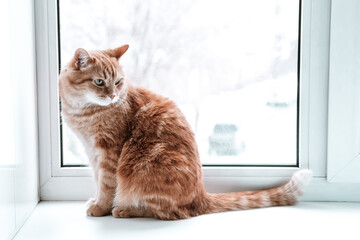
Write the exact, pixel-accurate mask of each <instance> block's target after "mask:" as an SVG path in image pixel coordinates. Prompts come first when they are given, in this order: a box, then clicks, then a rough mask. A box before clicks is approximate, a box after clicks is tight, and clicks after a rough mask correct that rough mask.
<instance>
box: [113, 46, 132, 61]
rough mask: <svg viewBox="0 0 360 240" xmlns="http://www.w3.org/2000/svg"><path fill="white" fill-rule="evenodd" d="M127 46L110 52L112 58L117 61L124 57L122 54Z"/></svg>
mask: <svg viewBox="0 0 360 240" xmlns="http://www.w3.org/2000/svg"><path fill="white" fill-rule="evenodd" d="M128 48H129V45H128V44H125V45H123V46H121V47H118V48H115V49H113V50H112V53H113V56H114V57H116V59H118V60H119V58H120V57H121V56H122V55H124V53H125V52H126V51H127V50H128Z"/></svg>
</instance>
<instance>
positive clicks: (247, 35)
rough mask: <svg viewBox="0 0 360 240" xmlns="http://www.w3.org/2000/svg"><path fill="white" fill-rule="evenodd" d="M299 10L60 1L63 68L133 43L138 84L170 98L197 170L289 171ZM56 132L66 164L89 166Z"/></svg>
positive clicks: (285, 0)
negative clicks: (196, 155)
mask: <svg viewBox="0 0 360 240" xmlns="http://www.w3.org/2000/svg"><path fill="white" fill-rule="evenodd" d="M298 35H299V2H298V1H289V0H251V1H249V0H243V1H239V0H173V1H169V0H149V1H141V0H121V1H118V0H105V1H95V0H77V1H67V0H60V36H61V39H60V40H61V59H62V64H66V61H68V60H69V59H70V58H71V57H72V55H73V53H74V51H75V50H76V49H77V48H78V47H82V48H85V49H106V48H112V47H117V46H120V45H121V44H125V43H128V44H130V49H129V51H128V52H127V53H126V54H125V55H124V57H123V58H122V59H121V63H122V64H123V65H124V66H125V71H126V73H127V76H128V77H129V78H130V79H131V80H132V81H133V82H134V83H136V84H137V85H142V86H144V87H147V88H149V89H151V90H153V91H155V92H157V93H159V94H162V95H164V96H167V97H169V98H171V99H173V100H174V101H175V102H176V103H177V104H178V106H179V107H180V108H181V109H182V111H183V112H184V114H185V115H186V117H187V119H188V121H189V122H190V124H191V126H192V129H193V130H194V132H195V134H196V140H197V143H198V146H199V151H200V155H201V156H200V157H201V161H202V163H203V164H220V165H227V164H232V165H234V164H235V165H236V164H240V165H241V164H251V165H253V164H254V165H256V164H262V165H264V164H265V165H274V164H276V165H279V164H280V165H281V164H285V165H296V163H297V119H298V116H297V100H298V95H297V92H298V90H297V87H298V76H297V72H298V45H299V40H298V38H299V36H298ZM86 161H87V160H86V157H85V156H84V153H83V149H82V146H81V145H80V143H79V142H78V141H77V139H76V137H74V136H73V135H72V133H71V132H70V131H69V129H67V127H66V126H64V127H63V163H64V164H81V163H86Z"/></svg>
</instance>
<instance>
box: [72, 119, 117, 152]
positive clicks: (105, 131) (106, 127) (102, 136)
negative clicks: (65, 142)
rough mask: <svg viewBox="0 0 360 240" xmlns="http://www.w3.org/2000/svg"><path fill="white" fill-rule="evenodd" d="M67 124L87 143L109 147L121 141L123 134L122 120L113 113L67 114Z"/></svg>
mask: <svg viewBox="0 0 360 240" xmlns="http://www.w3.org/2000/svg"><path fill="white" fill-rule="evenodd" d="M66 122H67V123H68V125H69V126H70V127H71V128H72V129H73V131H75V132H76V133H77V135H80V137H81V138H82V139H83V140H84V141H85V142H87V144H89V145H93V146H94V145H95V146H100V147H102V148H110V147H112V146H114V145H115V144H116V143H117V142H121V139H122V138H123V135H124V122H123V120H122V119H121V118H120V117H119V116H117V115H115V114H113V115H111V114H106V115H100V114H94V115H72V116H71V115H69V116H67V117H66Z"/></svg>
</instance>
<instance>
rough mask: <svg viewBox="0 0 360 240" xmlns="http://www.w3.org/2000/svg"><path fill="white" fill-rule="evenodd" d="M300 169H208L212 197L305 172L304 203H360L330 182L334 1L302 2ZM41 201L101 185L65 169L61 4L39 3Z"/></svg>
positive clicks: (81, 196) (73, 196)
mask: <svg viewBox="0 0 360 240" xmlns="http://www.w3.org/2000/svg"><path fill="white" fill-rule="evenodd" d="M301 13H302V21H301V27H302V29H301V31H302V34H301V41H300V43H301V58H300V59H301V64H300V66H301V69H300V110H299V111H300V119H299V124H300V125H299V141H300V142H299V164H300V166H299V167H203V172H204V183H205V187H206V189H207V191H209V192H229V191H243V190H247V189H260V188H266V187H272V186H275V185H279V184H281V183H284V182H286V181H287V180H288V179H289V178H290V176H291V175H292V174H293V173H294V172H296V171H297V170H299V169H311V170H312V171H313V176H314V178H313V180H312V181H311V183H310V186H309V188H308V189H307V191H306V192H305V195H304V197H303V200H341V201H354V200H358V201H359V200H360V191H358V192H357V193H353V192H352V190H353V189H354V188H358V187H359V186H360V185H359V184H342V183H331V184H330V183H329V182H328V181H327V172H326V171H327V168H326V167H327V163H328V162H327V141H328V139H327V134H328V129H327V123H328V82H329V49H330V18H331V2H330V1H329V0H316V1H315V0H302V9H301ZM35 16H36V19H35V23H36V25H35V26H36V49H37V51H36V53H37V59H36V60H37V79H38V109H39V110H38V113H39V146H40V147H39V149H40V150H39V151H40V152H39V155H40V197H41V199H42V200H86V199H87V198H89V197H90V196H92V195H93V193H94V190H95V186H94V183H93V181H92V177H91V170H90V168H87V167H81V168H77V167H71V168H67V167H65V168H64V167H62V168H61V167H60V160H59V159H60V150H59V149H60V142H59V139H60V137H59V136H60V135H59V134H60V132H59V108H58V99H59V94H58V38H57V2H56V0H49V1H41V0H35Z"/></svg>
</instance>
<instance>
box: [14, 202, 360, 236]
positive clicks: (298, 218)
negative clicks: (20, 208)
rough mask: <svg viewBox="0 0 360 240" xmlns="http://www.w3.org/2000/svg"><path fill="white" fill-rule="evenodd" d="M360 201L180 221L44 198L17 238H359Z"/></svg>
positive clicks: (306, 205)
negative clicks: (122, 215) (101, 211)
mask: <svg viewBox="0 0 360 240" xmlns="http://www.w3.org/2000/svg"><path fill="white" fill-rule="evenodd" d="M359 218H360V203H344V202H301V203H299V204H298V205H296V206H291V207H274V208H264V209H255V210H247V211H236V212H227V213H219V214H210V215H203V216H199V217H195V218H192V219H188V220H181V221H160V220H156V219H140V218H137V219H115V218H113V217H112V216H107V217H100V218H94V217H87V216H85V202H83V201H43V202H40V203H39V205H38V206H37V207H36V209H35V210H34V212H33V213H32V215H31V216H30V217H29V219H28V220H27V222H26V223H25V224H24V226H23V227H22V228H21V229H20V231H19V232H18V233H17V235H16V236H15V238H14V239H15V240H20V239H26V240H31V239H36V240H42V239H44V240H45V239H46V240H53V239H107V240H108V239H110V240H111V239H131V240H133V239H181V240H184V239H187V240H191V239H222V240H224V239H277V240H278V239H287V240H288V239H292V240H294V239H302V240H303V239H347V240H350V239H359V238H358V237H359V235H358V231H357V229H358V220H359Z"/></svg>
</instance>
